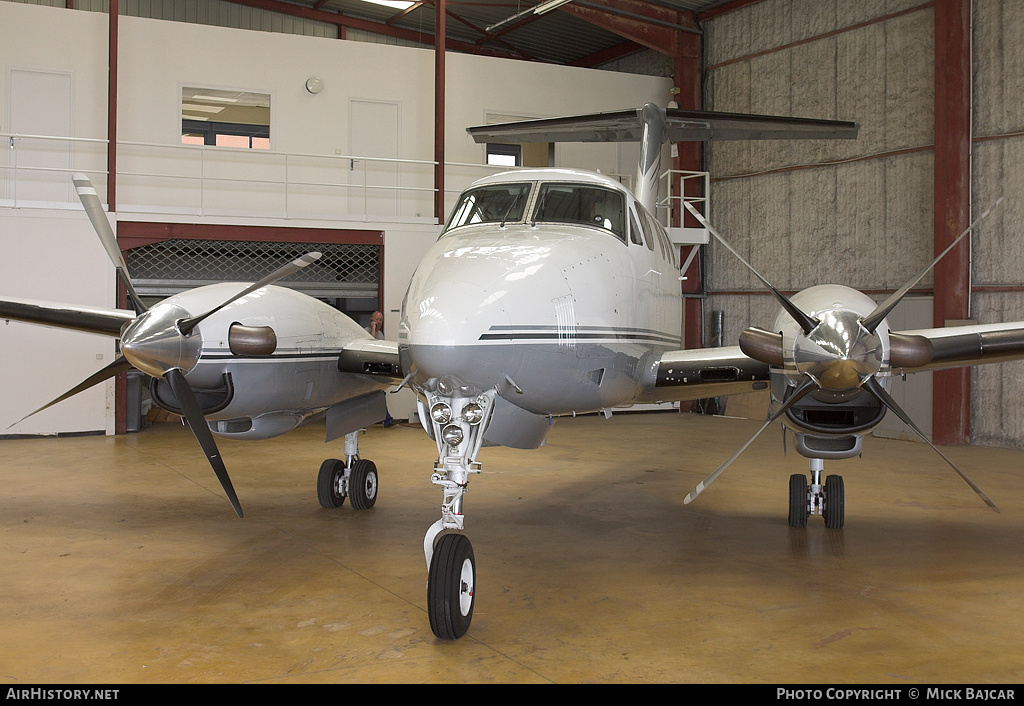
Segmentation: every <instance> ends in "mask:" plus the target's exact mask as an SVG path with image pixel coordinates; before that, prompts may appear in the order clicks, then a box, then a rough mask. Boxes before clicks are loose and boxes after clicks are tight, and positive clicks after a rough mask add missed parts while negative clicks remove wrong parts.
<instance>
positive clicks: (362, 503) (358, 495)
mask: <svg viewBox="0 0 1024 706" xmlns="http://www.w3.org/2000/svg"><path fill="white" fill-rule="evenodd" d="M348 496H349V499H350V500H351V501H352V507H353V508H354V509H356V510H369V509H370V508H371V507H373V504H374V503H375V502H377V466H376V465H374V463H373V461H370V460H369V459H365V458H361V459H359V460H358V461H356V462H355V463H353V464H352V473H351V474H350V475H349V479H348Z"/></svg>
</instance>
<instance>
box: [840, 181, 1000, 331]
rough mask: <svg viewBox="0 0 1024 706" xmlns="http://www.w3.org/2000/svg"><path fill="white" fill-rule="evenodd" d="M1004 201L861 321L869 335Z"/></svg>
mask: <svg viewBox="0 0 1024 706" xmlns="http://www.w3.org/2000/svg"><path fill="white" fill-rule="evenodd" d="M1002 200H1003V197H1002V196H1000V197H999V198H998V199H997V200H996V202H995V203H994V204H992V205H991V206H989V207H988V208H987V209H986V210H985V212H984V213H983V214H981V215H980V216H978V217H977V219H975V221H974V223H972V224H971V225H969V226H967V230H965V231H964V232H963V233H961V234H960V235H958V236H957V237H956V239H955V240H953V242H952V243H950V244H949V247H947V248H946V249H945V250H943V251H942V252H941V253H940V254H939V256H938V257H937V258H935V259H934V260H932V263H931V264H930V265H928V267H926V268H924V269H923V270H922V271H921V274H919V275H917V277H914V278H913V279H911V280H910V281H909V282H907V283H906V284H904V285H903V286H902V287H900V288H899V289H897V290H896V291H895V292H893V293H892V294H891V295H890V296H889V298H888V299H886V300H885V301H884V302H882V303H881V304H879V305H878V306H877V307H875V310H874V311H872V312H871V313H870V314H868V315H867V316H865V317H864V318H863V319H861V322H860V324H861V326H863V327H864V328H865V329H866V330H867V332H868V333H874V332H875V329H876V328H878V325H879V324H880V323H882V319H884V318H885V317H886V316H888V315H889V312H890V311H892V310H893V309H895V308H896V305H897V304H899V303H900V301H901V300H902V299H903V297H905V296H907V292H909V291H910V290H911V289H912V288H913V287H915V286H917V283H918V282H920V281H921V279H922V278H923V277H924V276H925V275H926V274H928V273H929V272H930V271H931V269H932V268H933V267H935V266H936V265H937V264H939V260H941V259H942V258H944V257H945V256H946V253H948V252H949V251H950V250H952V249H953V248H955V247H956V246H957V244H958V243H959V242H960V241H961V240H963V239H964V238H965V237H966V236H967V234H968V233H970V232H971V231H972V230H974V226H976V225H978V224H979V223H980V222H981V221H982V219H983V218H985V217H986V216H988V214H990V213H992V209H994V208H995V207H996V206H998V205H999V204H1000V203H1001V202H1002Z"/></svg>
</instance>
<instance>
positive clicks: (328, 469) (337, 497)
mask: <svg viewBox="0 0 1024 706" xmlns="http://www.w3.org/2000/svg"><path fill="white" fill-rule="evenodd" d="M343 475H345V462H344V461H339V460H338V459H336V458H329V459H327V460H326V461H324V462H323V463H321V464H320V472H319V473H317V476H316V497H317V499H319V500H320V507H325V508H327V509H328V510H333V509H334V508H336V507H341V506H342V505H343V504H344V503H345V496H344V495H342V494H341V493H339V492H338V480H339V479H340V478H341V476H343Z"/></svg>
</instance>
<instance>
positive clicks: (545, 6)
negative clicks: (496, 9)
mask: <svg viewBox="0 0 1024 706" xmlns="http://www.w3.org/2000/svg"><path fill="white" fill-rule="evenodd" d="M570 2H572V0H548V1H547V2H542V3H541V4H540V5H537V6H536V7H531V8H530V9H528V10H523V11H522V12H517V13H516V14H514V15H512V16H511V17H506V18H505V19H503V20H502V21H501V22H495V23H494V24H492V25H491V26H490V27H486V28H484V31H485V32H487V34H494V33H495V32H497V31H498V30H499V29H502V28H503V27H507V26H508V25H510V24H512V23H514V22H518V21H519V20H521V19H524V18H526V17H529V16H530V15H544V14H547V13H549V12H551V11H552V10H554V9H556V8H559V7H561V6H562V5H567V4H568V3H570Z"/></svg>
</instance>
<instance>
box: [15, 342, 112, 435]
mask: <svg viewBox="0 0 1024 706" xmlns="http://www.w3.org/2000/svg"><path fill="white" fill-rule="evenodd" d="M131 367H132V364H131V363H129V362H128V361H127V359H125V357H124V356H118V357H117V359H116V360H115V361H114V362H113V363H111V364H110V365H108V366H107V367H105V368H103V369H102V370H100V371H98V372H95V373H93V374H92V375H90V376H89V377H87V378H86V379H85V380H83V381H82V382H81V383H79V384H78V385H76V386H75V387H73V388H71V389H70V390H68V391H67V392H65V393H64V394H63V395H61V396H60V397H58V398H57V399H55V400H53V401H52V402H49V403H47V404H45V405H43V406H42V407H40V408H39V409H37V410H36V411H35V412H32V413H31V414H26V415H25V416H24V417H22V418H21V419H19V420H18V421H16V422H15V423H14V424H12V425H11V426H10V427H7V428H8V429H10V428H11V427H13V426H14V425H15V424H21V423H22V422H23V421H25V420H26V419H28V418H29V417H31V416H32V415H33V414H39V413H40V412H42V411H43V410H44V409H49V408H50V407H52V406H53V405H55V404H57V403H58V402H63V401H64V400H66V399H67V398H69V397H73V396H75V395H77V394H78V393H79V392H82V391H83V390H88V389H89V388H90V387H92V386H93V385H98V384H99V383H101V382H103V381H104V380H107V379H109V378H112V377H114V376H115V375H117V374H118V373H123V372H124V371H126V370H128V369H129V368H131Z"/></svg>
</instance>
